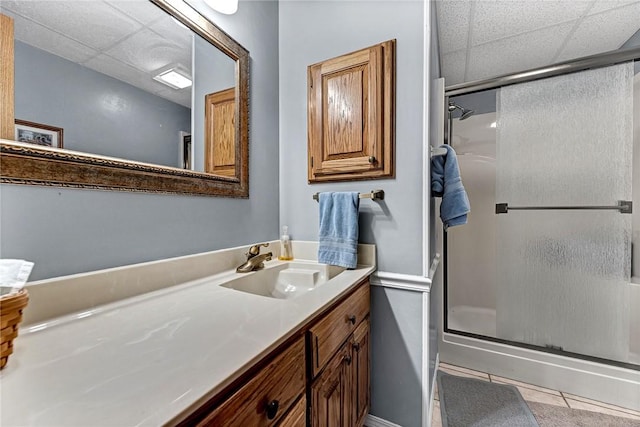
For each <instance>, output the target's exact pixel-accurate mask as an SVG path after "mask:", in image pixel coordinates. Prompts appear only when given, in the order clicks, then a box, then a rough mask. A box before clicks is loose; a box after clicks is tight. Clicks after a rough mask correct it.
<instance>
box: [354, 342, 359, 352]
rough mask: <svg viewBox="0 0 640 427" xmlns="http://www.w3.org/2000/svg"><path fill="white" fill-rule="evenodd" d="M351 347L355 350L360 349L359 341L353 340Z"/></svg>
mask: <svg viewBox="0 0 640 427" xmlns="http://www.w3.org/2000/svg"><path fill="white" fill-rule="evenodd" d="M353 349H354V350H355V351H360V343H357V342H354V343H353Z"/></svg>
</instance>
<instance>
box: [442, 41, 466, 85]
mask: <svg viewBox="0 0 640 427" xmlns="http://www.w3.org/2000/svg"><path fill="white" fill-rule="evenodd" d="M440 67H441V69H442V75H443V76H445V81H444V84H445V86H449V85H454V84H458V83H462V82H464V72H465V70H466V67H467V51H466V49H465V50H457V51H455V52H451V53H447V54H444V55H442V61H441V64H440Z"/></svg>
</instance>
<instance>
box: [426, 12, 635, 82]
mask: <svg viewBox="0 0 640 427" xmlns="http://www.w3.org/2000/svg"><path fill="white" fill-rule="evenodd" d="M436 11H437V15H436V17H437V19H438V37H439V43H440V52H441V68H442V75H443V76H444V77H445V81H446V83H445V84H446V85H451V84H457V83H463V82H469V81H473V80H478V79H486V78H491V77H496V76H500V75H505V74H510V73H513V72H517V71H526V70H529V69H531V68H536V67H542V66H548V65H551V64H553V63H557V62H561V61H565V60H569V59H575V58H579V57H583V56H588V55H593V54H597V53H602V52H606V51H610V50H615V49H618V48H620V46H621V45H622V44H623V43H625V42H626V41H627V40H628V39H629V38H630V37H632V36H633V35H634V34H635V33H636V32H637V31H638V29H640V0H436Z"/></svg>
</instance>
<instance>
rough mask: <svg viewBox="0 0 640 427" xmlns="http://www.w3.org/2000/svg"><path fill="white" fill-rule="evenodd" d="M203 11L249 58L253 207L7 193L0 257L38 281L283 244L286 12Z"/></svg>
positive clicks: (129, 196) (220, 201)
mask: <svg viewBox="0 0 640 427" xmlns="http://www.w3.org/2000/svg"><path fill="white" fill-rule="evenodd" d="M199 7H200V8H201V10H202V12H203V13H204V14H205V15H207V16H208V17H210V18H211V19H212V20H213V21H214V22H216V23H218V25H219V26H220V27H221V28H222V29H223V30H224V31H226V32H227V33H229V34H230V35H231V36H232V37H234V38H235V39H236V40H237V41H238V42H239V43H241V44H242V45H243V46H245V47H246V48H247V49H248V50H249V51H250V54H251V81H250V105H251V107H250V108H251V113H250V124H251V126H250V144H249V147H250V153H249V154H250V198H249V199H244V200H235V199H225V198H215V197H190V196H173V195H160V194H158V195H154V194H144V193H125V192H105V191H94V190H78V189H64V188H46V187H35V186H18V185H2V186H0V233H1V239H0V256H1V257H3V258H21V259H28V260H31V261H34V262H35V268H34V270H33V272H32V275H31V279H32V280H37V279H43V278H48V277H54V276H60V275H66V274H71V273H77V272H84V271H91V270H96V269H100V268H107V267H114V266H119V265H124V264H132V263H136V262H142V261H149V260H155V259H161V258H165V257H171V256H178V255H185V254H191V253H196V252H201V251H207V250H214V249H220V248H226V247H232V246H239V245H248V244H251V243H253V242H257V241H263V240H272V239H276V238H277V236H278V203H279V200H278V184H277V183H278V59H277V58H278V55H277V52H278V4H277V2H244V1H243V2H241V3H240V8H239V9H238V13H236V14H235V15H232V16H226V15H221V14H217V13H215V12H212V11H210V9H209V8H207V7H206V6H202V5H199ZM83 118H84V117H79V118H78V120H82V119H83Z"/></svg>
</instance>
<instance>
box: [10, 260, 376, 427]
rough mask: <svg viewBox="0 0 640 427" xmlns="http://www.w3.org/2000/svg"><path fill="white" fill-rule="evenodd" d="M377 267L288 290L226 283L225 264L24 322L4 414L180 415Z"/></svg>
mask: <svg viewBox="0 0 640 427" xmlns="http://www.w3.org/2000/svg"><path fill="white" fill-rule="evenodd" d="M281 263H282V261H270V262H268V263H266V264H267V268H269V267H270V266H273V265H278V264H281ZM374 269H375V267H372V266H359V267H358V268H357V269H354V270H346V271H344V272H343V273H341V274H339V275H338V276H336V277H335V278H333V279H331V280H330V281H328V282H326V283H324V284H322V285H320V286H318V287H317V288H316V289H313V290H312V291H309V292H307V293H306V294H304V295H301V296H299V297H297V298H294V299H289V300H280V299H275V298H268V297H263V296H257V295H253V294H249V293H245V292H240V291H236V290H233V289H228V288H225V287H222V286H220V284H221V283H223V282H224V281H226V280H228V279H229V277H230V276H231V277H235V276H237V275H238V273H235V271H233V270H231V271H229V270H227V271H225V272H221V273H218V274H215V275H212V276H209V277H206V278H202V279H198V280H193V281H190V282H187V283H184V284H182V285H177V286H173V287H169V288H166V289H161V290H157V291H154V292H150V293H147V294H144V295H139V296H135V297H131V298H127V299H124V300H121V301H117V302H113V303H110V304H106V305H103V306H99V307H96V308H93V309H91V310H87V311H84V312H81V313H75V314H72V315H66V316H63V317H59V318H56V319H54V320H53V321H49V322H46V323H42V324H40V325H29V327H27V328H24V329H23V328H21V329H20V335H19V336H18V338H17V340H16V341H15V342H14V353H13V355H12V356H10V358H9V363H8V364H7V366H6V368H5V369H4V370H3V371H2V372H1V374H0V386H1V393H2V394H1V400H0V402H1V407H0V410H1V412H0V424H1V425H2V426H5V427H9V426H26V425H28V426H98V425H110V426H157V425H161V424H165V423H170V422H176V421H179V419H181V418H182V417H183V416H185V415H187V414H188V413H189V412H190V410H191V409H195V408H197V407H198V406H199V405H200V404H202V403H204V402H205V401H206V400H208V399H209V398H210V397H212V396H213V395H215V394H216V393H217V392H218V391H220V390H221V389H222V388H223V387H225V386H226V385H228V384H229V383H230V382H231V381H233V380H234V379H235V378H237V377H238V376H239V375H241V374H242V373H243V371H244V370H246V369H247V368H249V367H250V366H251V365H252V364H253V363H254V362H256V361H258V360H259V359H260V358H261V357H263V356H265V355H266V354H267V353H268V352H269V351H270V350H272V349H274V348H275V347H276V346H277V345H279V344H280V343H282V342H283V341H284V340H286V339H287V338H288V337H289V336H291V334H292V333H293V332H294V331H295V330H296V329H297V327H298V326H300V325H301V324H303V323H304V322H305V321H306V320H307V319H309V318H310V317H312V316H313V315H314V314H315V313H318V312H319V311H320V310H322V309H323V308H324V307H326V306H327V305H328V304H330V303H331V302H332V301H335V300H336V299H337V298H338V297H339V296H340V295H342V294H344V293H345V292H346V291H347V290H349V289H350V288H351V287H353V286H354V285H355V284H357V283H359V282H360V281H361V280H362V279H364V278H365V277H367V276H368V275H370V274H371V273H372V272H373V271H374ZM247 274H255V273H247Z"/></svg>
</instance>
